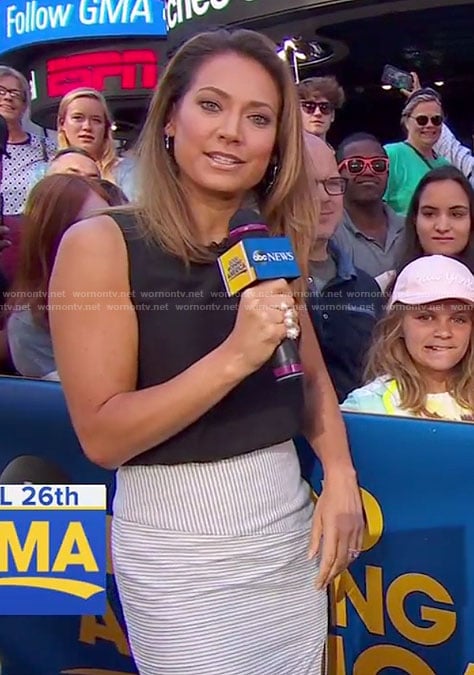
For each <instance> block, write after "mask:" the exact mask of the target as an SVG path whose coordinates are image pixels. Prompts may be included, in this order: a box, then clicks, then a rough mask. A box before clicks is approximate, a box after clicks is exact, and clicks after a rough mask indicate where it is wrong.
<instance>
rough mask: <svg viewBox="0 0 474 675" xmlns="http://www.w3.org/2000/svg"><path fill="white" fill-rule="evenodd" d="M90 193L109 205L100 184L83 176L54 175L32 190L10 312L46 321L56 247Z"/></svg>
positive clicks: (26, 212)
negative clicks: (26, 311)
mask: <svg viewBox="0 0 474 675" xmlns="http://www.w3.org/2000/svg"><path fill="white" fill-rule="evenodd" d="M91 190H92V191H94V192H96V193H97V194H98V195H99V196H100V197H102V199H104V200H105V201H106V202H107V204H109V203H110V202H109V201H108V196H107V193H106V192H105V190H104V189H103V188H102V187H101V186H100V184H99V181H94V180H91V179H89V178H84V177H82V176H75V175H72V174H54V175H51V176H46V177H45V178H43V179H42V180H40V181H39V183H37V184H36V185H35V186H34V187H33V189H32V190H31V192H30V194H29V196H28V200H27V202H26V205H25V210H24V221H23V225H22V233H21V239H20V249H19V259H18V267H17V272H16V276H15V280H14V283H13V285H12V289H11V292H10V295H9V304H10V308H11V309H15V308H16V309H19V308H20V307H21V308H23V309H25V308H28V309H30V311H31V312H32V314H33V316H34V318H35V319H36V320H38V321H47V311H46V309H45V305H46V304H47V302H48V285H49V279H50V277H51V272H52V269H53V265H54V260H55V258H56V253H57V250H58V246H59V243H60V241H61V238H62V236H63V235H64V233H65V232H66V230H67V229H68V228H69V227H71V225H73V224H74V223H75V222H77V219H78V215H79V212H80V210H81V208H82V206H83V204H84V202H85V200H86V199H87V197H88V196H89V194H90V192H91Z"/></svg>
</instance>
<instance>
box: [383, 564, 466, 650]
mask: <svg viewBox="0 0 474 675" xmlns="http://www.w3.org/2000/svg"><path fill="white" fill-rule="evenodd" d="M410 593H424V594H425V595H427V596H428V597H429V598H431V599H432V600H434V601H435V602H444V603H445V604H447V605H453V604H454V602H453V599H452V598H451V596H450V595H449V593H448V591H447V590H446V589H445V588H444V586H442V585H441V584H440V583H439V582H438V581H436V579H433V578H432V577H430V576H428V575H426V574H403V575H402V576H401V577H398V579H395V580H394V581H393V582H392V583H391V584H390V586H389V588H388V591H387V612H388V615H389V617H390V620H391V622H392V623H393V625H394V626H395V628H396V629H397V630H398V632H399V633H401V634H402V635H403V636H404V637H406V638H407V639H408V640H411V641H412V642H415V643H416V644H420V645H440V644H442V643H443V642H446V640H449V638H450V637H451V635H452V634H453V633H454V631H455V629H456V612H451V611H447V610H444V609H437V608H436V607H425V606H422V607H421V611H420V615H421V618H422V619H423V620H424V621H431V622H432V625H431V626H428V627H427V628H425V627H423V626H416V625H415V624H413V623H412V622H411V621H410V619H409V618H408V617H407V615H406V613H405V608H404V603H405V599H406V597H407V596H408V595H410Z"/></svg>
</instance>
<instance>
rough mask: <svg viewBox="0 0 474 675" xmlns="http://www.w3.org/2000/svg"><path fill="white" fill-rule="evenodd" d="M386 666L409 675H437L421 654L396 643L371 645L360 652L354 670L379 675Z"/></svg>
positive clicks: (355, 674) (363, 674) (357, 672)
mask: <svg viewBox="0 0 474 675" xmlns="http://www.w3.org/2000/svg"><path fill="white" fill-rule="evenodd" d="M385 668H400V670H404V671H405V672H406V673H409V675H436V673H435V672H434V670H431V668H430V667H429V666H428V665H427V664H426V663H425V662H424V661H423V659H420V657H419V656H417V655H416V654H413V652H409V651H408V650H407V649H403V647H395V645H377V646H376V647H370V649H367V651H365V652H363V653H362V654H360V656H359V657H358V659H357V661H356V662H355V664H354V670H353V671H352V672H353V675H378V673H380V672H381V671H383V670H385ZM438 675H439V673H438Z"/></svg>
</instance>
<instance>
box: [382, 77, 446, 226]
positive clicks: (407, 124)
mask: <svg viewBox="0 0 474 675" xmlns="http://www.w3.org/2000/svg"><path fill="white" fill-rule="evenodd" d="M443 120H444V113H443V107H442V103H441V98H440V96H439V94H438V93H437V92H436V91H435V90H434V89H418V90H417V91H415V92H414V93H413V94H411V95H410V96H409V98H408V100H407V102H406V105H405V107H404V108H403V111H402V118H401V123H402V127H403V128H404V129H405V131H406V133H407V138H406V140H405V141H401V142H399V143H389V144H388V145H386V146H385V150H386V151H387V155H388V157H389V159H390V174H389V179H388V184H387V190H386V192H385V201H386V202H387V204H389V205H390V206H391V207H392V208H393V209H394V210H395V211H396V212H397V213H400V214H402V215H406V213H407V211H408V207H409V205H410V201H411V198H412V196H413V193H414V192H415V189H416V187H417V185H418V183H419V182H420V180H421V179H422V178H423V176H424V175H425V174H427V173H428V171H431V169H435V168H436V167H438V166H445V165H447V164H449V162H448V161H447V160H446V159H444V157H438V155H437V154H436V152H435V150H434V145H435V144H436V143H437V141H438V140H439V138H440V136H441V130H442V124H443Z"/></svg>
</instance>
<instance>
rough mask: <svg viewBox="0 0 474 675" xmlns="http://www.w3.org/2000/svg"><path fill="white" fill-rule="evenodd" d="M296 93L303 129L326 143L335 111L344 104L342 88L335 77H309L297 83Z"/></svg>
mask: <svg viewBox="0 0 474 675" xmlns="http://www.w3.org/2000/svg"><path fill="white" fill-rule="evenodd" d="M298 94H299V97H300V106H301V115H302V120H303V127H304V130H305V131H307V132H308V133H309V134H312V135H313V136H318V137H319V138H321V139H322V140H323V141H324V142H325V143H327V138H326V137H327V133H328V131H329V129H330V128H331V125H332V123H333V122H334V118H335V111H336V110H337V109H339V108H342V106H343V105H344V101H345V96H344V90H343V88H342V87H341V86H340V85H339V83H338V82H337V80H336V78H335V77H310V78H308V79H306V80H302V81H301V82H300V83H299V84H298ZM328 145H329V143H328ZM329 147H331V146H329Z"/></svg>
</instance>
